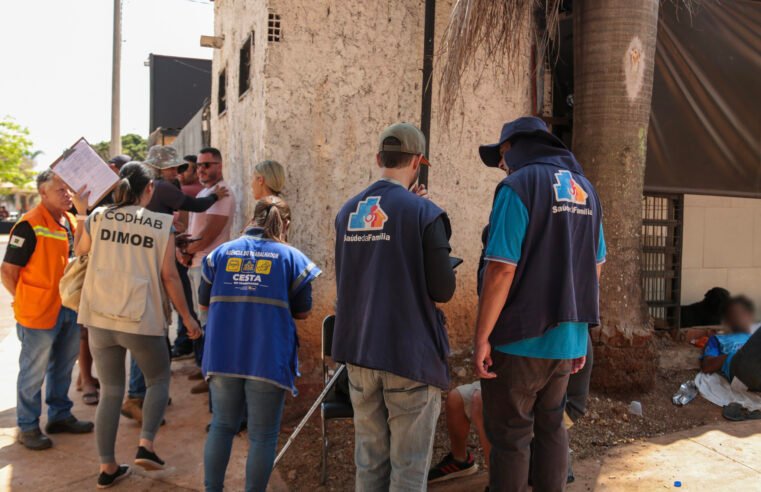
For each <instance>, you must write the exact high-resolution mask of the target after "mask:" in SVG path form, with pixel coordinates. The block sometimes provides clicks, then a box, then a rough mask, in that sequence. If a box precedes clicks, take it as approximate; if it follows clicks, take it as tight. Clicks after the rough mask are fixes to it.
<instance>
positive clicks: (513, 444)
mask: <svg viewBox="0 0 761 492" xmlns="http://www.w3.org/2000/svg"><path fill="white" fill-rule="evenodd" d="M492 361H493V362H494V364H493V365H492V367H491V371H493V372H495V373H496V374H497V377H496V378H495V379H482V380H481V394H482V397H483V405H484V407H483V408H484V410H483V411H484V427H485V428H486V435H487V437H488V438H489V441H490V442H491V445H492V450H491V463H490V466H489V488H490V490H491V491H492V492H513V491H516V492H524V491H527V490H528V473H529V461H530V459H531V450H530V448H531V439H532V437H533V438H534V458H535V461H534V464H535V466H534V467H533V473H532V474H533V476H532V482H533V485H534V490H535V491H536V492H555V491H562V490H565V484H566V479H567V466H568V433H567V431H566V429H565V427H564V426H563V412H564V410H565V402H566V390H567V387H568V376H569V374H570V372H571V362H570V361H568V360H550V359H532V358H529V357H518V356H513V355H507V354H503V353H500V352H497V351H496V350H495V351H492Z"/></svg>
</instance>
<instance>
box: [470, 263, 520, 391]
mask: <svg viewBox="0 0 761 492" xmlns="http://www.w3.org/2000/svg"><path fill="white" fill-rule="evenodd" d="M515 268H516V267H515V265H511V264H509V263H501V262H498V261H490V262H489V263H488V264H487V265H486V271H484V282H483V289H482V290H481V299H480V301H479V303H478V318H477V321H476V336H475V340H474V350H473V357H474V362H475V365H476V374H477V375H478V377H480V378H482V379H492V378H495V377H497V375H496V374H494V373H493V372H488V367H489V366H491V364H492V360H491V345H489V335H491V332H492V331H493V330H494V325H495V324H496V323H497V319H498V318H499V313H501V312H502V308H503V307H505V302H507V295H508V294H509V293H510V287H511V286H512V285H513V278H514V277H515Z"/></svg>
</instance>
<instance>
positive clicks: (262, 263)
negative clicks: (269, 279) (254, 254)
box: [256, 260, 272, 275]
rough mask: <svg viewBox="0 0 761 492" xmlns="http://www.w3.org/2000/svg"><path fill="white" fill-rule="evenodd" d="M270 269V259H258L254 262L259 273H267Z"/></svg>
mask: <svg viewBox="0 0 761 492" xmlns="http://www.w3.org/2000/svg"><path fill="white" fill-rule="evenodd" d="M271 270H272V262H271V261H270V260H258V261H257V262H256V273H258V274H260V275H269V274H270V271H271Z"/></svg>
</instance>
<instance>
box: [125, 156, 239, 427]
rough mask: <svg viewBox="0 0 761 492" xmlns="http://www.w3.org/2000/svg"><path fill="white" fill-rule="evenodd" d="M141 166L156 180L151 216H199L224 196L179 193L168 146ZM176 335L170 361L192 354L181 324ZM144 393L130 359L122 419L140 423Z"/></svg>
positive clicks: (186, 282) (139, 374)
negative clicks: (191, 213)
mask: <svg viewBox="0 0 761 492" xmlns="http://www.w3.org/2000/svg"><path fill="white" fill-rule="evenodd" d="M145 163H146V164H148V165H149V166H151V167H152V168H153V169H155V171H156V175H157V178H156V179H155V180H154V191H153V197H152V198H151V201H150V203H148V206H147V207H146V208H147V209H148V210H150V211H151V212H158V213H162V214H172V215H173V214H175V212H178V211H188V212H203V211H205V210H208V209H209V208H210V207H212V206H213V205H215V204H216V203H218V202H219V201H220V200H223V199H224V198H225V197H226V196H227V195H228V191H227V189H226V188H219V189H217V190H215V191H214V193H210V194H209V195H208V196H206V197H203V198H200V197H199V198H194V197H191V196H187V195H185V194H184V193H183V192H182V190H181V189H180V183H179V181H178V180H177V175H178V168H179V167H180V166H181V165H182V164H183V161H182V160H181V159H180V158H179V156H178V155H177V150H176V149H175V148H174V147H171V146H169V145H154V146H153V147H151V148H150V149H148V156H147V157H146V159H145ZM177 271H178V273H179V274H180V280H182V283H183V286H185V293H186V297H187V296H189V295H190V291H189V289H190V281H189V280H187V275H186V273H185V266H184V265H182V264H180V263H178V264H177ZM177 335H178V339H179V341H180V342H179V345H178V344H177V342H175V347H174V348H173V349H172V358H173V359H176V358H177V357H178V355H180V354H182V353H183V351H184V355H189V354H190V353H192V343H189V342H188V341H185V340H187V335H186V332H185V327H184V326H183V325H182V323H180V325H179V326H178V327H177ZM183 344H184V345H183ZM180 356H181V355H180ZM145 392H146V386H145V379H144V378H143V374H142V372H141V371H140V368H139V367H138V366H137V364H136V363H135V362H134V359H132V365H131V368H130V378H129V389H128V392H127V400H126V401H125V402H124V405H123V406H122V415H124V416H125V417H128V418H132V419H135V420H137V421H142V419H143V410H142V407H143V399H144V397H145Z"/></svg>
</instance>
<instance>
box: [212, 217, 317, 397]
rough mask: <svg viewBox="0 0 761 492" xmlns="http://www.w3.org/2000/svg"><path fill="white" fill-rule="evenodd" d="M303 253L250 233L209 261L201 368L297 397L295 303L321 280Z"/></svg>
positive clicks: (215, 252) (221, 248)
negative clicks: (208, 296) (265, 384)
mask: <svg viewBox="0 0 761 492" xmlns="http://www.w3.org/2000/svg"><path fill="white" fill-rule="evenodd" d="M320 273H321V272H320V269H319V268H317V267H316V266H315V264H314V263H312V261H310V260H309V258H307V257H306V256H305V255H304V254H303V253H302V252H301V251H299V250H297V249H296V248H293V247H291V246H289V245H287V244H283V243H279V242H277V241H273V240H270V239H266V238H263V237H261V229H249V230H247V231H246V234H244V235H243V236H242V237H240V238H239V239H235V240H233V241H230V242H227V243H224V244H222V245H221V246H219V247H217V248H216V249H214V250H213V251H212V252H211V253H209V255H208V256H207V257H206V258H205V259H204V262H203V277H204V280H205V281H206V282H208V283H210V284H211V302H210V303H209V314H208V319H207V324H206V337H205V342H204V356H203V364H202V369H203V373H204V374H205V375H207V376H214V375H217V376H228V377H239V378H248V379H258V380H263V381H267V382H269V383H272V384H274V385H276V386H279V387H281V388H283V389H287V390H290V391H292V392H293V394H294V395H296V394H297V391H296V387H295V386H294V379H295V377H296V376H298V375H300V374H299V366H298V356H297V351H298V337H297V335H296V323H295V322H294V321H293V316H291V309H290V299H292V298H293V297H294V296H295V295H296V294H298V292H299V291H300V290H301V289H303V288H304V287H305V286H306V285H307V284H309V283H310V282H311V281H313V280H314V279H315V278H316V277H317V276H318V275H320Z"/></svg>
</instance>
